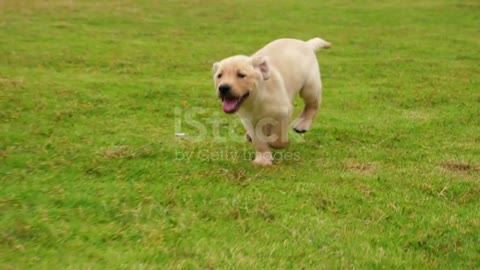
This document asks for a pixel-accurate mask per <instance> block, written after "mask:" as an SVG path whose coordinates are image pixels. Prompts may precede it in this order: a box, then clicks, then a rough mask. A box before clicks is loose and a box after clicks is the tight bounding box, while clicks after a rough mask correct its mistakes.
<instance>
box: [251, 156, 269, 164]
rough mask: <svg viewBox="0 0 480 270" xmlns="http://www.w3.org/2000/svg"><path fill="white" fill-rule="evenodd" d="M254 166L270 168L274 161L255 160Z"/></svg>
mask: <svg viewBox="0 0 480 270" xmlns="http://www.w3.org/2000/svg"><path fill="white" fill-rule="evenodd" d="M253 164H255V165H257V166H270V165H272V160H271V159H266V158H258V157H257V158H255V160H254V161H253Z"/></svg>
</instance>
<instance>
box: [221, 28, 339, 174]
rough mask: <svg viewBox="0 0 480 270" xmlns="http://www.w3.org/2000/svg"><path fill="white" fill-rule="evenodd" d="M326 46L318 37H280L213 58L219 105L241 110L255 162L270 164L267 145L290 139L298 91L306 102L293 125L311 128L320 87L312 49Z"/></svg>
mask: <svg viewBox="0 0 480 270" xmlns="http://www.w3.org/2000/svg"><path fill="white" fill-rule="evenodd" d="M330 46H331V45H330V43H329V42H327V41H325V40H323V39H321V38H313V39H311V40H308V41H302V40H297V39H278V40H275V41H273V42H271V43H269V44H267V45H266V46H265V47H263V48H262V49H260V50H259V51H257V52H256V53H255V54H253V55H252V56H244V55H237V56H232V57H229V58H226V59H223V60H221V61H220V62H217V63H215V64H213V71H214V77H213V79H214V82H215V88H216V91H217V95H218V97H219V98H220V99H221V100H222V107H223V111H224V112H226V113H237V114H238V115H239V116H240V119H241V121H242V123H243V126H244V127H245V129H246V131H247V135H246V136H247V138H248V139H249V140H251V141H252V142H253V144H254V145H255V149H256V156H255V160H254V161H253V162H254V163H255V164H258V165H271V164H272V153H271V148H284V147H286V146H287V145H288V125H289V122H290V119H291V117H292V109H293V105H292V102H293V100H294V98H295V96H296V94H297V93H300V96H301V97H302V98H303V100H304V101H305V107H304V109H303V112H302V113H301V115H300V116H299V117H298V119H297V120H296V121H295V123H294V125H293V129H294V130H295V131H296V132H299V133H303V132H306V131H307V130H309V129H310V126H311V124H312V120H313V118H314V117H315V115H316V114H317V111H318V108H319V105H320V101H321V92H322V81H321V79H320V69H319V67H318V62H317V58H316V56H315V52H316V51H318V50H319V49H320V48H329V47H330Z"/></svg>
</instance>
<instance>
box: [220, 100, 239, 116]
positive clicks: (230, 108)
mask: <svg viewBox="0 0 480 270" xmlns="http://www.w3.org/2000/svg"><path fill="white" fill-rule="evenodd" d="M239 100H240V99H239V98H224V99H223V101H222V108H223V111H224V112H226V113H233V112H235V109H236V107H237V104H238V102H239Z"/></svg>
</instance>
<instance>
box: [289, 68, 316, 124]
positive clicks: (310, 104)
mask: <svg viewBox="0 0 480 270" xmlns="http://www.w3.org/2000/svg"><path fill="white" fill-rule="evenodd" d="M300 96H301V97H302V99H303V101H304V102H305V107H304V108H303V112H302V114H300V116H299V117H298V118H297V120H295V123H294V124H293V129H294V130H295V131H296V132H297V133H304V132H307V131H308V130H309V129H310V127H311V126H312V121H313V118H314V117H315V115H316V114H317V112H318V109H319V107H320V102H321V101H322V82H321V80H320V77H319V76H316V77H314V79H312V80H310V81H308V82H307V83H306V84H305V86H304V87H303V88H302V90H300Z"/></svg>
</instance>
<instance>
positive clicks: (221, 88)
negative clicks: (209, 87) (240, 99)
mask: <svg viewBox="0 0 480 270" xmlns="http://www.w3.org/2000/svg"><path fill="white" fill-rule="evenodd" d="M231 89H232V88H231V87H230V85H228V84H221V85H220V86H219V87H218V91H220V94H222V95H225V94H226V93H228V92H229V91H230V90H231Z"/></svg>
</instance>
